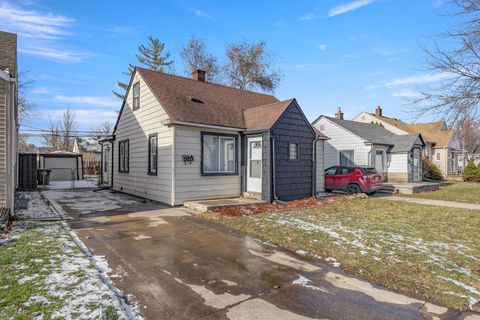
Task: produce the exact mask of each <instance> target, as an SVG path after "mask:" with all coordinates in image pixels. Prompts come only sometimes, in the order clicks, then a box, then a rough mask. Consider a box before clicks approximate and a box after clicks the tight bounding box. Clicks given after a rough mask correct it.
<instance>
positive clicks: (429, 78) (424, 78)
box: [383, 72, 452, 87]
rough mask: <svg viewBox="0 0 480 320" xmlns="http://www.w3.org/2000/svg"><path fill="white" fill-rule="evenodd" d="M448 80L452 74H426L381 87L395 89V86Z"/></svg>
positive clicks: (390, 82)
mask: <svg viewBox="0 0 480 320" xmlns="http://www.w3.org/2000/svg"><path fill="white" fill-rule="evenodd" d="M450 78H452V74H451V73H448V72H440V73H435V74H431V73H426V74H420V75H416V76H411V77H406V78H398V79H394V80H392V81H389V82H387V83H385V84H384V85H383V86H384V87H396V86H404V85H418V84H425V83H432V82H437V81H442V80H446V79H450Z"/></svg>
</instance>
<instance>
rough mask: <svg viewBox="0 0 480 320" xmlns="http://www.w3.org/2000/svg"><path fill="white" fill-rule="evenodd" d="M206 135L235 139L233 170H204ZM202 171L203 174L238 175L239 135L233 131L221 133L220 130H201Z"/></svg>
mask: <svg viewBox="0 0 480 320" xmlns="http://www.w3.org/2000/svg"><path fill="white" fill-rule="evenodd" d="M204 136H217V137H230V138H234V140H235V150H234V159H235V168H234V171H233V172H204V171H203V162H204V159H203V138H204ZM200 144H201V148H200V173H201V175H202V176H236V175H238V135H237V134H231V133H220V132H211V131H201V132H200Z"/></svg>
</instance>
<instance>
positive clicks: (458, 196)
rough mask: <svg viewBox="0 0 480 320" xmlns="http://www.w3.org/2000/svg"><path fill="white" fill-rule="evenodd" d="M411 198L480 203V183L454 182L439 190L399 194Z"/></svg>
mask: <svg viewBox="0 0 480 320" xmlns="http://www.w3.org/2000/svg"><path fill="white" fill-rule="evenodd" d="M399 196H404V197H411V198H423V199H433V200H447V201H459V202H469V203H480V183H476V184H475V183H454V184H451V185H448V186H442V187H440V190H438V191H429V192H422V193H416V194H411V195H404V194H399Z"/></svg>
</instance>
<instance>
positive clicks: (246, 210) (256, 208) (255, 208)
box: [208, 195, 359, 217]
mask: <svg viewBox="0 0 480 320" xmlns="http://www.w3.org/2000/svg"><path fill="white" fill-rule="evenodd" d="M357 197H359V195H355V196H338V195H332V196H330V197H324V198H319V199H317V198H313V197H309V198H305V199H300V200H293V201H288V202H285V203H282V204H280V203H263V204H250V205H245V206H239V207H231V208H222V209H216V210H213V211H210V212H209V213H208V214H209V215H213V216H217V217H218V216H222V217H240V216H248V215H255V214H260V213H264V212H274V211H277V212H278V211H289V210H294V209H300V208H306V207H314V206H322V205H325V204H329V203H334V202H336V201H339V200H340V199H346V198H357Z"/></svg>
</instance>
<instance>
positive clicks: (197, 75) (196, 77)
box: [192, 69, 207, 82]
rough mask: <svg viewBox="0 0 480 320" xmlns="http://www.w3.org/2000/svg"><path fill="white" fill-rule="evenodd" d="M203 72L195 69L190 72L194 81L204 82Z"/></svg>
mask: <svg viewBox="0 0 480 320" xmlns="http://www.w3.org/2000/svg"><path fill="white" fill-rule="evenodd" d="M206 73H207V72H205V70H200V69H196V70H194V71H193V72H192V76H193V79H194V80H197V81H202V82H205V74H206Z"/></svg>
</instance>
